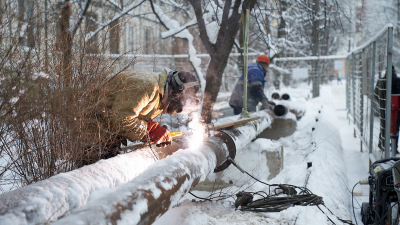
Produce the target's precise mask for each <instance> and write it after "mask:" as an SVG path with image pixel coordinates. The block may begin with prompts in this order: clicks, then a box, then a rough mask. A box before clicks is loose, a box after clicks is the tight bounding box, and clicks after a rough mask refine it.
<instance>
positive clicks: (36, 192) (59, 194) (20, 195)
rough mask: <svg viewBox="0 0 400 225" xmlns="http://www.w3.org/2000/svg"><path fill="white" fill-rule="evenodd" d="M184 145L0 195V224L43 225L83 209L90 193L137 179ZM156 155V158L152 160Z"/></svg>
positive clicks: (127, 157)
mask: <svg viewBox="0 0 400 225" xmlns="http://www.w3.org/2000/svg"><path fill="white" fill-rule="evenodd" d="M185 147H186V146H184V141H183V140H178V141H175V142H174V143H173V144H172V145H170V146H168V147H167V148H157V147H153V149H152V150H153V153H154V154H153V153H152V151H151V150H150V149H149V147H145V148H142V149H139V150H136V151H134V152H130V153H126V154H123V155H118V156H116V157H113V158H111V159H108V160H100V161H98V162H97V163H95V164H92V165H89V166H84V167H82V168H80V169H76V170H73V171H70V172H67V173H62V174H58V175H55V176H53V177H50V178H49V179H46V180H43V181H39V182H37V183H34V184H31V185H27V186H25V187H22V188H19V189H16V190H14V191H10V192H7V193H4V194H2V195H0V221H2V222H1V224H44V223H46V222H48V221H55V220H57V219H58V218H59V217H61V216H64V215H66V214H68V213H69V212H71V211H73V210H75V209H78V208H80V207H82V206H84V205H85V204H86V203H87V201H88V200H89V197H90V195H91V193H92V192H93V191H95V190H99V189H102V188H113V187H116V186H118V185H119V184H122V183H126V182H128V181H130V180H132V179H133V178H135V177H137V176H138V175H139V174H141V173H142V172H143V171H144V170H146V169H147V168H148V167H149V166H150V165H152V164H153V163H154V162H155V161H156V160H155V157H157V158H158V159H163V158H165V157H167V156H168V155H171V154H172V153H173V152H175V151H177V150H178V149H181V148H185ZM155 155H156V156H155Z"/></svg>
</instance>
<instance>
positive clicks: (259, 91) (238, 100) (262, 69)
mask: <svg viewBox="0 0 400 225" xmlns="http://www.w3.org/2000/svg"><path fill="white" fill-rule="evenodd" d="M269 64H270V59H269V57H268V56H266V55H259V56H258V57H257V60H256V63H250V64H249V65H248V66H247V71H248V72H247V111H249V112H255V111H256V107H257V105H258V103H259V102H261V104H262V108H263V109H268V108H271V106H272V105H273V103H272V102H269V101H268V98H267V96H265V94H264V86H265V76H266V74H267V69H268V67H269ZM243 84H244V82H243V75H242V76H241V77H240V78H239V80H238V82H237V83H236V86H235V89H234V90H233V92H232V96H231V99H230V100H229V105H230V106H231V107H232V108H233V112H234V114H235V115H238V114H240V113H241V112H242V108H243Z"/></svg>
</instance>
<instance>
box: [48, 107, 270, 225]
mask: <svg viewBox="0 0 400 225" xmlns="http://www.w3.org/2000/svg"><path fill="white" fill-rule="evenodd" d="M252 115H253V116H260V118H259V119H258V120H255V121H251V122H248V123H247V124H246V125H244V126H241V127H238V128H235V129H232V130H224V131H222V132H220V133H219V134H217V135H215V136H212V137H209V138H207V139H206V140H205V141H203V142H202V144H201V145H200V146H198V147H196V148H189V149H187V150H184V151H178V152H175V153H174V154H173V155H172V156H169V157H167V158H165V159H164V160H160V161H157V162H156V163H155V164H153V165H152V166H150V167H149V168H148V169H147V170H145V171H144V172H143V173H142V174H141V175H139V176H138V177H136V178H135V179H133V180H132V181H130V182H128V183H125V184H121V185H119V186H118V187H116V188H114V189H108V190H106V191H104V192H103V193H102V194H101V195H100V194H99V195H98V197H93V200H92V199H91V200H90V201H89V202H88V204H86V205H85V206H84V207H82V208H80V209H79V210H76V211H75V212H74V213H73V214H71V215H68V216H66V217H63V218H61V219H60V220H58V221H56V222H55V223H54V224H151V223H153V222H154V221H155V220H156V219H157V218H159V217H160V216H161V215H163V214H164V213H165V212H166V211H167V210H168V209H170V208H171V207H173V206H175V205H176V204H177V203H178V202H179V200H180V199H181V197H182V196H184V195H185V194H186V193H187V192H188V191H189V190H190V189H191V188H193V187H194V186H196V185H197V184H198V183H199V182H201V181H203V180H205V178H206V177H207V175H208V174H209V173H211V172H213V171H214V170H215V169H216V168H218V167H220V166H222V165H223V164H224V163H225V162H226V161H227V160H226V159H227V157H228V155H229V154H230V149H229V148H232V144H234V145H233V146H235V147H234V148H235V149H234V150H240V149H241V148H243V147H244V146H246V145H247V144H248V143H249V142H251V141H252V140H253V139H254V138H255V137H256V136H257V134H259V133H260V132H262V131H263V130H264V129H266V128H267V127H269V126H270V125H271V123H272V122H273V119H274V114H273V112H272V111H270V110H263V111H260V112H257V113H253V114H252ZM231 152H232V149H231Z"/></svg>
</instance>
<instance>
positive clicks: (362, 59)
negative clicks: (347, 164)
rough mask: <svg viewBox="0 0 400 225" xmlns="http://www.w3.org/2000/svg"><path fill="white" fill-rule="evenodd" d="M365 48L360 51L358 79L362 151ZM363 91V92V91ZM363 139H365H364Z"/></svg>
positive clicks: (361, 145) (361, 143) (361, 146)
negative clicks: (359, 73)
mask: <svg viewBox="0 0 400 225" xmlns="http://www.w3.org/2000/svg"><path fill="white" fill-rule="evenodd" d="M365 54H366V53H365V48H364V49H363V50H362V52H361V79H360V81H361V82H360V83H361V84H360V92H359V96H360V127H359V131H360V152H363V138H364V93H365V92H366V90H365V89H364V85H365V84H364V82H366V79H364V78H365V76H364V74H365V73H366V71H364V70H365V66H364V63H366V60H365V59H366V56H365ZM364 91H365V92H364ZM364 140H365V139H364Z"/></svg>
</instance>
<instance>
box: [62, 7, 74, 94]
mask: <svg viewBox="0 0 400 225" xmlns="http://www.w3.org/2000/svg"><path fill="white" fill-rule="evenodd" d="M70 16H71V3H70V2H69V1H68V0H66V1H65V2H64V4H63V5H62V8H61V19H60V38H61V40H60V42H61V43H60V44H61V51H62V54H63V55H62V64H63V67H62V68H63V71H62V72H63V85H64V88H69V87H71V82H72V65H71V62H72V37H71V32H70V31H69V18H70Z"/></svg>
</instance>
